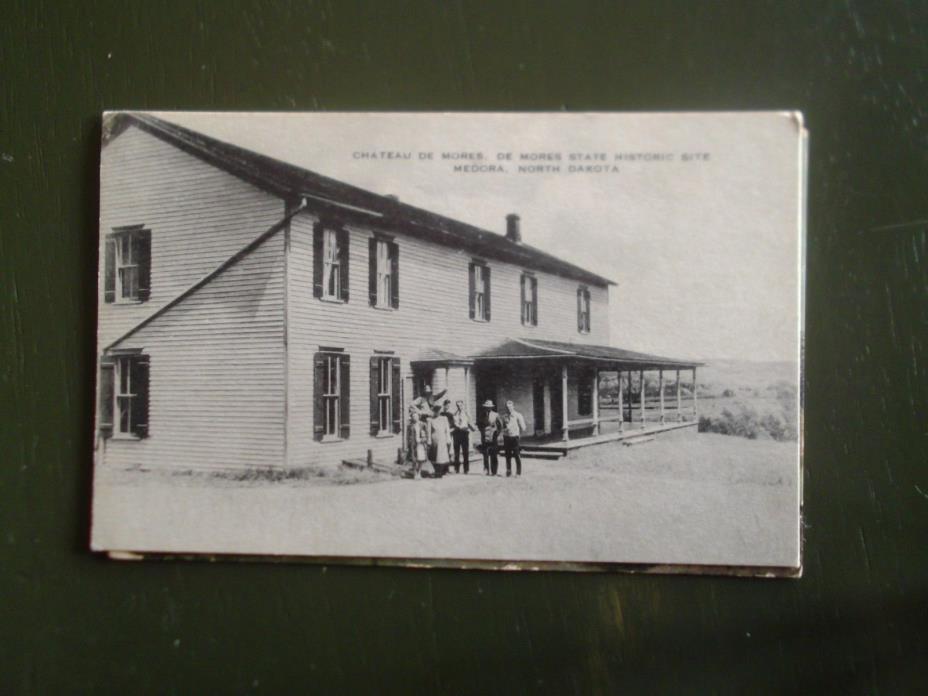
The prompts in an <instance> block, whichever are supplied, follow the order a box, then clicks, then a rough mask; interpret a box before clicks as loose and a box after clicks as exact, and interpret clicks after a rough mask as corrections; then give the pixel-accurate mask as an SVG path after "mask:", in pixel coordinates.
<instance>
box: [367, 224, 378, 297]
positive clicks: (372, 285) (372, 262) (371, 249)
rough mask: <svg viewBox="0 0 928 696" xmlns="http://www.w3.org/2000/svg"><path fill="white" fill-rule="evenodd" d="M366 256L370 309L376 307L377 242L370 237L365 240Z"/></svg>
mask: <svg viewBox="0 0 928 696" xmlns="http://www.w3.org/2000/svg"><path fill="white" fill-rule="evenodd" d="M367 255H368V259H369V266H368V269H367V296H368V299H369V300H370V304H371V307H376V306H377V240H376V239H375V238H374V237H371V238H370V239H369V240H367Z"/></svg>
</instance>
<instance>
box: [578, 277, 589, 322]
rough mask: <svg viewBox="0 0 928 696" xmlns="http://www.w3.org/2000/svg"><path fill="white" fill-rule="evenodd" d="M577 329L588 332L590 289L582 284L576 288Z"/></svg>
mask: <svg viewBox="0 0 928 696" xmlns="http://www.w3.org/2000/svg"><path fill="white" fill-rule="evenodd" d="M577 331H579V332H580V333H583V334H586V333H590V289H589V288H587V287H584V286H582V285H581V286H580V287H579V288H577Z"/></svg>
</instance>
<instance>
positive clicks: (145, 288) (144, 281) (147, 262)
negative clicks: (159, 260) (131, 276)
mask: <svg viewBox="0 0 928 696" xmlns="http://www.w3.org/2000/svg"><path fill="white" fill-rule="evenodd" d="M132 243H133V245H134V246H135V258H136V263H137V264H138V267H139V302H148V298H149V296H150V295H151V230H139V231H138V232H135V233H134V234H133V235H132Z"/></svg>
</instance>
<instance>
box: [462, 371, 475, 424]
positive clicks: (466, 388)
mask: <svg viewBox="0 0 928 696" xmlns="http://www.w3.org/2000/svg"><path fill="white" fill-rule="evenodd" d="M464 408H466V409H467V412H468V413H475V412H476V409H471V407H470V367H469V366H467V365H465V366H464Z"/></svg>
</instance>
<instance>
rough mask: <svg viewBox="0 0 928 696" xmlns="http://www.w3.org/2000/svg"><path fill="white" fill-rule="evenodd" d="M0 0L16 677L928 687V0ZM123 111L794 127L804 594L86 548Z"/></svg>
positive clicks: (9, 592)
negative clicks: (386, 112) (528, 115)
mask: <svg viewBox="0 0 928 696" xmlns="http://www.w3.org/2000/svg"><path fill="white" fill-rule="evenodd" d="M2 11H3V18H2V20H0V119H2V121H0V158H2V159H0V216H2V225H0V259H2V274H0V327H2V353H0V370H2V389H3V398H2V414H0V416H2V417H0V435H2V440H0V462H2V463H0V562H2V568H0V692H4V693H19V692H22V693H59V692H67V693H88V692H101V693H102V692H112V693H122V694H124V693H136V692H139V693H210V692H248V691H254V692H256V693H261V692H268V693H271V692H283V691H290V692H303V691H310V690H316V691H331V690H341V691H400V690H406V691H429V692H452V693H487V692H512V693H520V692H541V691H547V692H552V693H587V692H591V691H594V692H609V691H613V690H616V689H618V688H620V687H632V688H637V689H640V690H641V691H647V692H652V693H653V692H663V693H694V692H710V693H711V692H722V693H748V692H767V691H770V692H773V691H776V692H784V691H785V692H799V693H810V692H825V691H829V692H830V691H840V692H861V693H885V694H894V693H902V692H906V691H914V690H915V689H916V686H917V685H918V684H919V683H920V681H921V677H923V672H924V668H925V664H924V662H925V657H926V635H925V634H926V625H928V610H926V605H928V551H926V538H928V535H926V533H928V457H926V434H925V431H926V424H928V418H926V411H925V401H926V391H928V388H926V380H925V359H926V351H925V329H926V326H928V312H926V288H928V277H926V273H928V272H926V253H928V249H926V234H928V233H926V224H925V223H924V222H923V221H924V220H925V218H926V217H928V195H926V194H928V161H926V152H928V137H926V135H928V127H926V119H928V114H926V105H928V89H926V75H928V43H926V39H925V36H926V29H928V6H926V3H924V2H907V3H906V2H902V3H900V2H885V3H860V2H843V3H824V2H823V3H818V2H804V3H783V2H769V3H759V4H758V3H753V4H749V3H744V2H740V1H739V2H729V3H724V4H719V3H697V2H692V3H686V2H675V3H666V2H664V3H656V2H640V3H634V4H628V5H626V4H598V3H587V2H576V1H574V2H563V3H558V4H552V3H531V2H521V3H504V4H500V5H499V6H497V7H495V8H494V7H493V6H489V5H488V6H480V5H475V4H470V3H462V2H454V3H434V4H433V3H422V4H415V5H412V4H405V3H365V4H363V5H354V4H352V3H347V2H345V3H343V2H331V3H318V4H317V3H297V2H292V3H283V2H282V3H271V2H265V3H258V2H251V3H247V2H214V3H193V2H189V3H181V2H176V3H163V2H153V1H152V2H144V3H142V2H132V3H63V2H62V3H45V2H22V3H15V2H14V3H12V4H11V3H9V2H6V3H3V7H2ZM120 107H129V108H185V109H328V110H332V109H561V108H566V109H615V110H644V109H654V110H657V109H745V108H749V109H761V108H799V109H802V110H803V111H804V112H805V114H806V118H807V123H808V126H809V128H810V130H811V133H812V160H811V188H810V215H809V242H808V252H809V253H808V274H809V281H808V324H807V344H806V355H807V371H808V374H807V384H806V387H805V389H806V391H805V393H806V411H805V415H806V435H807V438H806V448H805V452H806V460H805V466H806V473H805V493H806V516H807V528H806V540H807V541H806V554H805V560H806V572H805V577H804V578H803V579H802V580H800V581H752V580H736V579H722V578H681V577H643V576H642V577H636V576H628V575H625V576H623V575H571V574H557V573H541V574H493V573H485V572H448V571H434V572H429V571H411V570H400V569H369V568H344V567H328V568H322V567H317V566H312V565H284V564H281V565H272V564H259V563H220V564H208V563H185V562H155V563H140V564H117V563H112V562H107V561H105V560H102V559H99V558H95V557H92V556H91V555H89V554H88V553H87V552H86V550H85V549H86V540H87V528H88V521H89V519H88V518H89V495H90V475H91V473H90V466H91V462H90V446H91V438H90V433H91V406H90V405H91V400H92V396H91V395H92V384H91V380H92V364H93V359H92V356H93V351H94V338H93V336H94V334H93V331H94V297H95V290H94V282H95V281H94V279H95V263H96V259H95V235H96V228H95V216H96V210H97V193H96V188H97V179H96V172H95V167H96V164H97V140H98V135H99V112H100V111H101V110H103V109H106V108H111V109H112V108H120ZM919 221H922V222H919ZM758 310H759V311H762V308H758ZM473 523H474V526H475V528H476V527H479V526H481V525H482V526H483V527H484V528H485V529H486V531H487V533H492V534H505V533H506V530H505V529H495V528H494V527H493V521H492V520H474V521H473Z"/></svg>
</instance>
